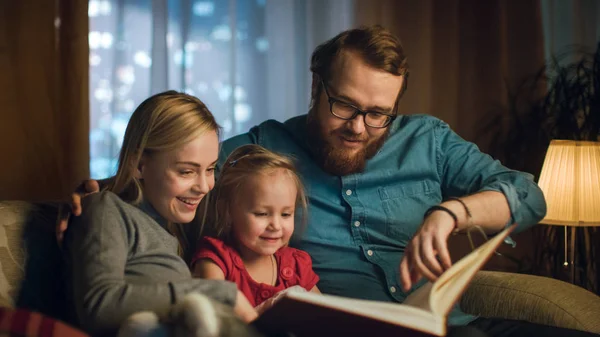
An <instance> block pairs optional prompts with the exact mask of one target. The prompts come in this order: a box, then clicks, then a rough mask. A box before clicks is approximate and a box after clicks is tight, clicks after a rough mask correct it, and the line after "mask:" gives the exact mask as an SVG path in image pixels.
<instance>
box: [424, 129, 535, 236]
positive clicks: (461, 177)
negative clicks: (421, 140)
mask: <svg viewBox="0 0 600 337" xmlns="http://www.w3.org/2000/svg"><path fill="white" fill-rule="evenodd" d="M435 134H436V145H437V153H438V158H437V159H438V172H439V174H440V176H441V181H442V193H443V194H444V197H448V196H464V195H468V194H473V193H476V192H482V191H497V192H501V193H503V194H504V196H505V197H506V200H507V201H508V206H509V208H510V215H511V218H510V221H509V222H508V223H507V225H510V224H513V223H516V224H517V228H516V229H515V231H516V232H519V231H522V230H524V229H526V228H529V227H531V226H533V225H535V224H536V223H538V222H539V221H540V220H541V219H542V218H543V217H544V216H545V215H546V201H545V199H544V195H543V193H542V190H541V189H540V188H539V187H538V185H537V184H536V183H535V182H534V181H533V176H532V175H531V174H529V173H525V172H520V171H515V170H511V169H509V168H507V167H505V166H503V165H502V164H501V163H500V161H498V160H494V159H493V158H492V157H491V156H489V155H487V154H485V153H483V152H481V151H480V150H479V148H478V147H477V146H476V145H475V144H473V143H471V142H467V141H465V140H464V139H462V138H461V137H460V136H458V135H457V134H456V133H455V132H454V131H452V130H451V129H450V128H449V127H448V125H447V124H446V123H443V122H439V125H438V126H437V127H436V130H435Z"/></svg>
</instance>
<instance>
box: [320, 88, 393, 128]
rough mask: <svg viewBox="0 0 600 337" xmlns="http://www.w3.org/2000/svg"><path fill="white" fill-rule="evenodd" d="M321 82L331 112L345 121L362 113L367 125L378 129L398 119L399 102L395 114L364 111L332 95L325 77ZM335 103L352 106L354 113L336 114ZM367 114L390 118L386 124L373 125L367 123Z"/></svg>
mask: <svg viewBox="0 0 600 337" xmlns="http://www.w3.org/2000/svg"><path fill="white" fill-rule="evenodd" d="M321 84H322V85H323V89H325V94H326V95H327V101H328V102H329V112H330V113H331V114H332V115H334V116H335V117H337V118H339V119H343V120H345V121H349V120H353V119H354V118H356V116H358V115H362V116H363V118H364V121H365V125H366V126H368V127H371V128H376V129H383V128H386V127H388V125H390V124H391V123H392V122H393V121H394V120H395V119H396V117H397V116H398V111H397V109H398V104H397V102H396V104H395V105H394V109H395V110H396V111H395V112H396V114H395V115H388V114H384V113H381V112H375V111H364V110H361V109H359V108H357V107H356V106H355V105H352V104H349V103H346V102H342V101H340V100H339V99H336V98H334V97H331V95H330V94H329V90H327V84H325V81H324V80H323V78H321ZM402 89H404V88H402ZM403 91H404V90H403ZM335 103H341V104H344V105H346V106H349V107H350V108H352V109H354V113H353V114H352V116H350V117H342V116H338V115H336V114H335V112H333V104H335ZM367 114H376V115H381V116H386V117H389V119H388V121H387V122H386V123H385V124H384V125H381V126H373V125H370V124H368V123H367Z"/></svg>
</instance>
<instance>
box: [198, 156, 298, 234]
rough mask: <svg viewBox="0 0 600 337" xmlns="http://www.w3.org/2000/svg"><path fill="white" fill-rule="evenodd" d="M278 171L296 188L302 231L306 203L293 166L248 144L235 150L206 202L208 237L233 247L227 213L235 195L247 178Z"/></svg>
mask: <svg viewBox="0 0 600 337" xmlns="http://www.w3.org/2000/svg"><path fill="white" fill-rule="evenodd" d="M277 169H283V170H285V172H286V174H288V175H289V176H290V177H291V178H292V179H293V181H294V183H295V185H296V189H297V193H296V209H299V210H300V211H301V212H300V214H299V215H300V217H301V226H300V231H301V230H302V229H304V227H305V225H306V219H307V209H308V202H307V198H306V193H305V191H304V186H303V185H302V182H301V180H300V177H299V176H298V173H297V171H296V167H295V165H294V162H293V161H292V159H291V158H289V157H286V156H283V155H280V154H277V153H274V152H272V151H269V150H267V149H265V148H263V147H262V146H259V145H254V144H250V145H242V146H240V147H238V148H237V149H235V150H234V151H233V152H232V153H231V154H230V155H229V157H228V158H227V160H226V161H225V163H224V164H223V166H222V168H221V171H220V172H219V178H218V180H217V183H216V184H215V188H214V189H213V192H212V195H211V199H209V201H208V203H209V206H208V212H207V213H206V218H205V226H204V227H205V228H206V229H207V230H208V231H209V232H208V233H207V234H208V235H210V236H214V237H217V238H219V239H221V240H223V241H224V242H226V243H228V244H233V242H232V240H233V236H232V233H231V230H232V222H231V216H230V214H229V213H230V212H229V210H230V208H231V207H235V205H234V204H233V202H234V196H235V194H236V193H238V192H239V191H240V189H241V188H243V186H244V183H245V182H247V181H248V178H249V177H250V176H252V175H255V174H268V173H269V172H272V171H274V170H277ZM295 232H298V231H295Z"/></svg>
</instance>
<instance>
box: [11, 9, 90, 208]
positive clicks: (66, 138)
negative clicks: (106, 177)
mask: <svg viewBox="0 0 600 337" xmlns="http://www.w3.org/2000/svg"><path fill="white" fill-rule="evenodd" d="M87 6H88V1H87V0H53V1H36V0H19V1H12V0H0V74H2V75H0V116H1V122H0V200H1V199H26V200H48V199H57V198H60V197H63V196H65V195H66V194H67V193H68V192H69V191H71V190H72V189H73V188H74V186H75V185H76V183H77V182H78V181H80V180H81V179H83V178H85V177H88V175H89V169H88V161H89V149H88V144H89V142H88V119H89V116H88V115H89V107H88V106H89V103H88V95H89V93H88V41H87V36H88V17H87Z"/></svg>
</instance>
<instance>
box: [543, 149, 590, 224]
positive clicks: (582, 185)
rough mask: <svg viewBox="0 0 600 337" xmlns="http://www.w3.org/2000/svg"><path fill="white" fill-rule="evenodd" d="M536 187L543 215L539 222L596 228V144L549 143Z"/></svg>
mask: <svg viewBox="0 0 600 337" xmlns="http://www.w3.org/2000/svg"><path fill="white" fill-rule="evenodd" d="M538 184H539V186H540V188H541V189H542V191H543V192H544V197H545V198H546V204H547V208H548V210H547V213H546V217H545V218H544V219H542V221H540V223H543V224H547V225H561V226H600V142H589V141H573V140H553V141H551V142H550V146H549V147H548V152H547V153H546V158H545V159H544V166H543V167H542V173H541V174H540V179H539V183H538Z"/></svg>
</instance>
